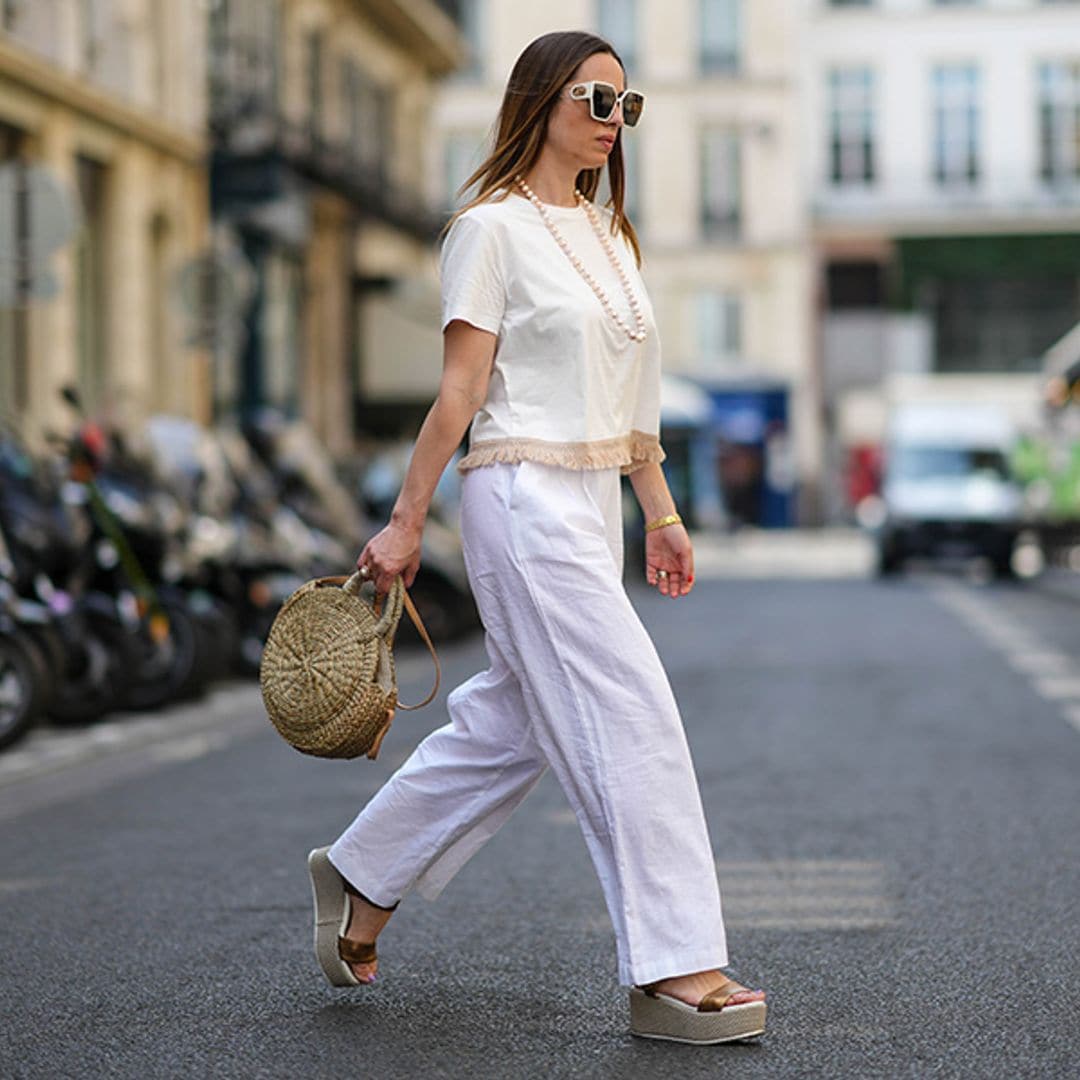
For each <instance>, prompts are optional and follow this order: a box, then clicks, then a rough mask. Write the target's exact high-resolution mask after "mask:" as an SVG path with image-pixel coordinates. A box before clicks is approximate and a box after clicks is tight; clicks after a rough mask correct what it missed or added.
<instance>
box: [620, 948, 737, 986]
mask: <svg viewBox="0 0 1080 1080" xmlns="http://www.w3.org/2000/svg"><path fill="white" fill-rule="evenodd" d="M727 964H728V954H727V949H725V948H717V949H697V950H695V951H694V952H685V953H668V954H667V955H666V956H661V957H657V958H656V959H654V960H650V961H649V962H648V963H647V964H638V965H637V966H631V964H629V963H623V962H621V961H620V963H619V985H620V986H643V985H645V983H651V982H656V981H657V980H658V979H669V978H672V977H673V976H675V975H689V974H691V973H692V972H695V971H712V970H713V969H714V968H722V967H726V966H727Z"/></svg>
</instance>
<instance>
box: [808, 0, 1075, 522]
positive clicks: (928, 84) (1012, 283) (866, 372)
mask: <svg viewBox="0 0 1080 1080" xmlns="http://www.w3.org/2000/svg"><path fill="white" fill-rule="evenodd" d="M807 3H808V15H809V18H808V22H807V37H806V43H807V44H806V49H805V50H804V53H803V56H804V72H803V84H804V87H805V93H804V94H803V96H802V107H803V122H802V125H801V126H802V129H803V130H804V132H805V135H806V142H805V152H804V154H803V161H804V165H805V174H804V179H805V186H806V189H807V191H808V193H809V194H810V198H811V200H812V215H813V231H814V248H815V263H816V293H817V296H818V298H819V306H820V307H819V310H820V326H821V336H820V362H821V369H822V407H823V412H824V415H825V418H826V422H827V427H828V430H829V431H830V434H831V439H830V461H831V463H832V466H833V467H832V468H830V469H829V470H828V472H829V475H831V476H834V477H838V476H839V475H840V474H841V472H842V471H843V466H844V457H845V455H849V454H851V453H853V452H858V447H859V445H860V444H867V443H871V442H873V441H874V439H875V437H876V434H877V433H876V431H875V426H876V419H877V418H878V417H880V415H881V409H880V404H881V401H880V395H881V387H882V385H883V383H884V382H885V381H886V380H887V379H888V377H889V376H890V375H903V374H905V373H917V372H931V373H960V372H967V373H980V372H981V373H986V374H987V376H988V378H989V376H990V375H992V374H994V375H1000V374H1001V373H1006V372H1018V373H1021V372H1033V371H1036V370H1038V368H1039V366H1040V364H1041V357H1042V354H1043V353H1044V352H1045V351H1046V350H1047V349H1048V348H1049V347H1050V345H1051V344H1052V343H1053V342H1055V341H1056V340H1058V339H1059V338H1060V337H1061V336H1062V335H1063V334H1064V333H1065V332H1066V331H1068V330H1069V328H1070V327H1071V326H1072V325H1074V324H1075V323H1076V322H1077V320H1078V319H1080V4H1076V3H1070V2H1064V3H1063V2H1060V0H1058V2H1051V0H968V2H965V3H961V2H957V0H952V2H945V0H807ZM835 494H836V493H835V492H834V495H835ZM832 509H833V511H834V512H839V511H840V510H841V509H842V508H841V507H840V505H839V502H838V500H837V499H836V498H834V499H833V500H832Z"/></svg>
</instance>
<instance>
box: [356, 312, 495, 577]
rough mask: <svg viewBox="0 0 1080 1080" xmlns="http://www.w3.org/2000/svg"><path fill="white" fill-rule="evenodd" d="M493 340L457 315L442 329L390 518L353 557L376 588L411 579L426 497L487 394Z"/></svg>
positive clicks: (417, 557)
mask: <svg viewBox="0 0 1080 1080" xmlns="http://www.w3.org/2000/svg"><path fill="white" fill-rule="evenodd" d="M495 343H496V337H495V335H494V334H492V333H490V332H489V331H487V330H481V329H479V328H478V327H475V326H473V325H471V324H470V323H467V322H465V321H464V320H462V319H455V320H454V321H453V322H451V323H450V325H449V326H447V328H446V330H445V331H444V332H443V371H442V378H441V380H440V382H439V393H438V396H437V397H436V398H435V401H434V403H433V404H432V406H431V408H430V409H429V410H428V414H427V416H426V417H425V418H424V423H423V424H422V425H421V427H420V433H419V435H418V436H417V438H416V445H415V447H414V448H413V453H412V458H411V459H410V461H409V467H408V469H407V470H406V473H405V480H404V482H403V483H402V485H401V492H400V494H399V495H398V497H397V501H396V502H395V503H394V509H393V511H392V513H391V514H390V522H389V524H388V525H387V526H386V527H385V528H384V529H382V530H381V531H380V532H378V533H376V534H375V536H373V537H372V538H371V539H370V540H369V541H368V542H367V544H366V545H365V547H364V550H363V551H362V552H361V553H360V557H359V558H358V559H357V560H356V564H357V566H369V567H370V568H371V571H372V575H371V576H372V580H374V582H375V587H376V588H377V589H378V590H379V591H380V592H386V591H387V590H388V589H389V588H390V585H391V583H392V581H393V579H394V578H395V577H396V576H397V575H398V574H401V575H403V578H404V581H405V585H406V586H409V585H412V583H413V580H414V579H415V578H416V572H417V570H418V569H419V568H420V537H421V535H422V534H423V531H424V522H425V520H426V519H427V513H428V508H429V506H430V505H431V498H432V496H433V495H434V493H435V487H436V485H437V484H438V483H439V478H440V477H441V476H442V474H443V470H445V468H446V464H447V462H448V461H449V460H450V458H451V456H452V455H453V453H454V451H455V450H456V449H457V447H458V446H459V445H460V443H461V440H462V438H463V437H464V435H465V432H466V430H467V429H468V427H469V424H470V422H471V421H472V418H473V416H474V415H475V414H476V411H477V409H479V408H480V406H481V405H482V404H483V403H484V399H485V397H486V396H487V388H488V380H489V379H490V377H491V366H492V360H493V359H494V356H495Z"/></svg>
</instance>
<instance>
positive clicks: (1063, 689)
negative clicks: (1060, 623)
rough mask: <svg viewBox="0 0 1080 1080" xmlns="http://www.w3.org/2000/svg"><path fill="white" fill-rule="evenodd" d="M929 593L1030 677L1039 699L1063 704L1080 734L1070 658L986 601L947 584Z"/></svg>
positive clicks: (1077, 676)
mask: <svg viewBox="0 0 1080 1080" xmlns="http://www.w3.org/2000/svg"><path fill="white" fill-rule="evenodd" d="M930 591H931V593H932V594H933V595H934V597H935V598H936V599H937V600H938V602H939V603H941V604H942V606H943V607H947V608H949V609H950V610H951V611H952V612H953V613H954V614H955V615H956V616H957V617H958V618H960V619H961V620H962V621H963V622H965V623H966V624H967V626H968V628H969V629H970V630H972V631H973V632H974V633H975V634H977V635H978V636H979V637H981V638H982V639H983V640H984V641H986V642H988V643H989V644H990V645H991V646H994V647H995V648H997V649H998V650H999V651H1000V652H1002V653H1003V654H1004V657H1005V660H1006V661H1007V662H1008V663H1009V665H1010V666H1011V667H1012V668H1013V669H1014V670H1016V671H1018V672H1019V673H1020V674H1022V675H1025V676H1027V678H1028V681H1029V683H1030V685H1031V688H1032V689H1033V690H1034V691H1035V693H1036V694H1038V695H1039V697H1041V698H1042V699H1043V700H1044V701H1053V702H1061V711H1062V715H1063V716H1064V718H1065V719H1066V720H1067V721H1068V723H1069V724H1070V725H1071V726H1072V727H1073V729H1074V730H1076V731H1078V732H1080V668H1078V667H1077V665H1076V663H1075V662H1074V661H1073V659H1072V658H1071V657H1069V656H1067V655H1065V654H1064V653H1060V652H1058V651H1057V650H1055V649H1051V648H1049V647H1048V646H1047V645H1046V644H1045V643H1044V642H1043V641H1041V640H1040V639H1039V637H1038V635H1036V634H1034V633H1032V632H1030V631H1029V630H1027V629H1026V628H1025V627H1022V626H1018V625H1017V624H1016V623H1015V622H1012V621H1011V620H1010V619H1009V618H1008V616H1005V615H1002V614H1001V613H1000V612H998V611H996V610H995V609H994V608H993V607H992V606H991V602H990V601H989V600H987V599H986V597H977V596H975V595H973V594H972V593H969V592H968V591H966V590H965V589H964V588H963V587H961V586H959V585H954V584H951V583H945V582H934V583H933V584H932V585H931V586H930ZM1073 702H1077V704H1072V703H1073Z"/></svg>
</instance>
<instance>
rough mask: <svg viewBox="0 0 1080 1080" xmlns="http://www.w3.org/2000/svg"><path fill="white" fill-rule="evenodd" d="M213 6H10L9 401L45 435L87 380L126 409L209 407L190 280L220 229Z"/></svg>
mask: <svg viewBox="0 0 1080 1080" xmlns="http://www.w3.org/2000/svg"><path fill="white" fill-rule="evenodd" d="M204 25H205V15H204V13H203V11H202V10H201V9H200V8H199V6H198V5H196V4H174V3H167V2H166V0H93V2H76V0H8V2H6V3H3V4H2V5H0V407H2V408H3V409H4V411H5V412H6V413H8V414H9V415H11V414H14V415H16V416H18V417H20V418H21V419H22V420H23V421H25V427H26V429H27V433H28V434H29V435H31V436H34V435H36V434H40V431H41V430H42V429H43V428H45V427H50V426H57V425H59V424H60V423H62V422H63V421H64V420H66V419H69V418H70V415H69V414H68V413H66V412H65V411H64V406H63V405H62V403H61V401H60V399H59V395H58V390H59V388H60V387H61V386H63V385H65V384H68V383H71V384H75V385H77V386H78V387H79V389H80V390H81V392H82V395H83V397H84V398H85V400H86V401H87V403H88V405H89V406H90V407H91V408H95V409H98V408H108V409H109V410H110V411H111V412H112V413H113V414H114V415H115V416H116V417H117V419H121V420H123V419H135V418H138V417H139V416H141V415H145V414H146V413H147V412H150V411H153V410H156V409H170V410H173V411H176V412H181V413H184V414H187V415H194V416H200V417H205V416H207V415H208V413H209V367H208V360H207V357H206V355H205V353H202V352H200V351H199V349H198V348H193V347H192V346H191V345H190V344H189V342H188V340H187V338H188V333H187V328H186V327H185V325H184V317H183V313H182V311H180V310H178V305H177V303H176V300H177V297H176V295H175V291H174V288H173V281H174V275H175V274H176V273H177V272H178V271H179V270H180V269H181V267H182V266H183V265H184V263H185V261H187V260H190V259H194V258H195V257H196V256H197V255H198V254H199V253H200V252H201V251H202V250H203V248H204V246H205V244H206V241H207V235H208V232H207V230H208V216H209V215H208V200H207V184H206V165H205V157H206V155H205V139H204V133H205V101H206V93H205V75H204V63H203V60H204V55H205V48H204V46H205V30H204Z"/></svg>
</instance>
